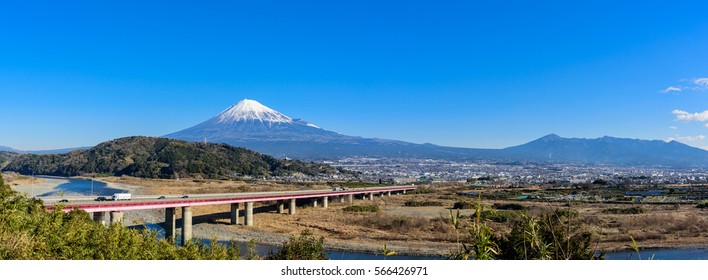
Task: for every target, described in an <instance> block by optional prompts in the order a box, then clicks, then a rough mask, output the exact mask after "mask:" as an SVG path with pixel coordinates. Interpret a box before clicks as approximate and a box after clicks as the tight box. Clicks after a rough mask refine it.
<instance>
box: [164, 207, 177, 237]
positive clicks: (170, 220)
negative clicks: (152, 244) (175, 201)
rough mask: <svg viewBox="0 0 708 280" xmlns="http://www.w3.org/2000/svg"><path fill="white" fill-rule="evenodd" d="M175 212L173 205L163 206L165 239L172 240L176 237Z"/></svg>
mask: <svg viewBox="0 0 708 280" xmlns="http://www.w3.org/2000/svg"><path fill="white" fill-rule="evenodd" d="M175 214H177V213H176V211H175V208H174V207H171V208H165V239H167V240H169V241H174V240H175V237H176V234H175V233H176V231H175V228H176V224H177V215H175Z"/></svg>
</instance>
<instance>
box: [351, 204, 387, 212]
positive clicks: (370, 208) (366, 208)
mask: <svg viewBox="0 0 708 280" xmlns="http://www.w3.org/2000/svg"><path fill="white" fill-rule="evenodd" d="M342 210H344V211H345V212H379V210H381V209H380V208H379V206H377V205H353V206H349V207H346V208H344V209H342Z"/></svg>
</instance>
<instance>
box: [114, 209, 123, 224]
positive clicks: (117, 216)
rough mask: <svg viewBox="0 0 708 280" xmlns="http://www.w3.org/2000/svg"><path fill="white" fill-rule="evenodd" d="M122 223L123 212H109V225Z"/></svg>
mask: <svg viewBox="0 0 708 280" xmlns="http://www.w3.org/2000/svg"><path fill="white" fill-rule="evenodd" d="M122 221H123V212H120V211H111V224H114V223H120V222H122Z"/></svg>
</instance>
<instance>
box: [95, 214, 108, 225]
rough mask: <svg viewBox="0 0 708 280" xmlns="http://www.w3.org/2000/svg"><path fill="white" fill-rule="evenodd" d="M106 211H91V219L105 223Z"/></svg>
mask: <svg viewBox="0 0 708 280" xmlns="http://www.w3.org/2000/svg"><path fill="white" fill-rule="evenodd" d="M106 214H107V212H94V213H93V221H94V222H97V223H99V224H102V225H104V226H105V225H106V216H107V215H106Z"/></svg>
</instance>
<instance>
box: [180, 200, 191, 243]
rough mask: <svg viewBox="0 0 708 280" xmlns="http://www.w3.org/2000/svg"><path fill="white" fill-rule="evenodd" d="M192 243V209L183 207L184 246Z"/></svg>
mask: <svg viewBox="0 0 708 280" xmlns="http://www.w3.org/2000/svg"><path fill="white" fill-rule="evenodd" d="M190 241H192V207H189V206H185V207H182V246H184V245H185V244H187V243H188V242H190Z"/></svg>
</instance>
